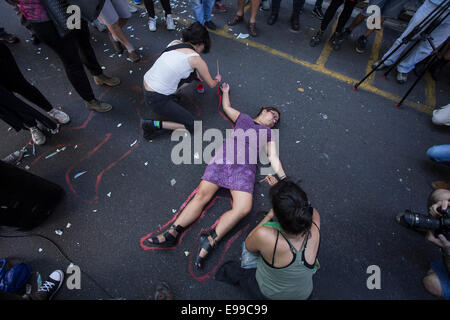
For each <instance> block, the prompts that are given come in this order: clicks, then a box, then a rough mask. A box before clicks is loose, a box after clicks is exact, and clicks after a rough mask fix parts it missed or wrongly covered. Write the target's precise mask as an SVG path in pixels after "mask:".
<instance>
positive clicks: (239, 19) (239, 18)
mask: <svg viewBox="0 0 450 320" xmlns="http://www.w3.org/2000/svg"><path fill="white" fill-rule="evenodd" d="M242 21H244V16H238V15H235V16H234V18H233V19H232V20H229V21H228V22H227V25H229V26H234V25H236V24H238V23H241V22H242Z"/></svg>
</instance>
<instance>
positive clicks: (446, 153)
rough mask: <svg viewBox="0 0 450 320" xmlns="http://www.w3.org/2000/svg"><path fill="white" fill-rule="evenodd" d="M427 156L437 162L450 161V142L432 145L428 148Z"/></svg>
mask: <svg viewBox="0 0 450 320" xmlns="http://www.w3.org/2000/svg"><path fill="white" fill-rule="evenodd" d="M427 156H428V157H429V158H430V159H431V160H433V161H436V162H443V163H450V144H442V145H438V146H432V147H431V148H430V149H428V151H427Z"/></svg>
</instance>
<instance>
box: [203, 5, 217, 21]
mask: <svg viewBox="0 0 450 320" xmlns="http://www.w3.org/2000/svg"><path fill="white" fill-rule="evenodd" d="M214 1H215V0H203V13H204V15H205V22H206V21H211V14H212V10H213V7H214Z"/></svg>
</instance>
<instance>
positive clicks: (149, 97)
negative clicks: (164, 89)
mask: <svg viewBox="0 0 450 320" xmlns="http://www.w3.org/2000/svg"><path fill="white" fill-rule="evenodd" d="M144 98H145V103H146V105H147V107H148V109H149V111H153V112H155V113H157V114H158V115H160V116H163V117H164V118H166V119H165V120H167V121H172V122H176V123H181V124H183V125H184V126H185V127H186V129H187V130H188V131H189V132H191V133H193V132H194V121H195V118H194V116H193V115H192V114H191V113H190V112H189V111H187V110H186V109H185V108H183V107H182V106H180V105H179V104H178V103H176V102H175V101H173V96H172V95H169V96H166V95H163V94H160V93H157V92H151V91H147V90H145V88H144ZM144 117H145V116H144ZM144 117H143V119H145V118H144ZM145 120H147V119H145Z"/></svg>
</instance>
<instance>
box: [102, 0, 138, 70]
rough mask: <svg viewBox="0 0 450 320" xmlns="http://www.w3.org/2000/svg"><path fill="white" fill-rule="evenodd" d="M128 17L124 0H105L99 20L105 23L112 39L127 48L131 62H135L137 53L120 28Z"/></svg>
mask: <svg viewBox="0 0 450 320" xmlns="http://www.w3.org/2000/svg"><path fill="white" fill-rule="evenodd" d="M130 17H131V13H130V10H129V9H128V4H127V3H126V0H106V1H105V4H104V6H103V9H102V11H101V12H100V15H99V20H100V21H101V22H102V23H103V24H105V25H106V27H107V28H108V30H109V32H110V33H111V35H112V38H113V40H114V41H117V42H120V43H121V44H122V45H123V46H124V47H125V48H126V49H127V51H128V54H129V57H130V59H131V60H132V61H133V62H137V61H139V60H140V57H139V54H138V53H137V52H136V50H135V48H134V46H133V45H132V44H131V43H130V41H129V40H128V38H127V37H126V35H125V33H124V32H123V30H122V27H123V26H124V25H125V23H126V21H127V20H128V19H129V18H130ZM115 47H117V45H115ZM116 51H117V49H116Z"/></svg>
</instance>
